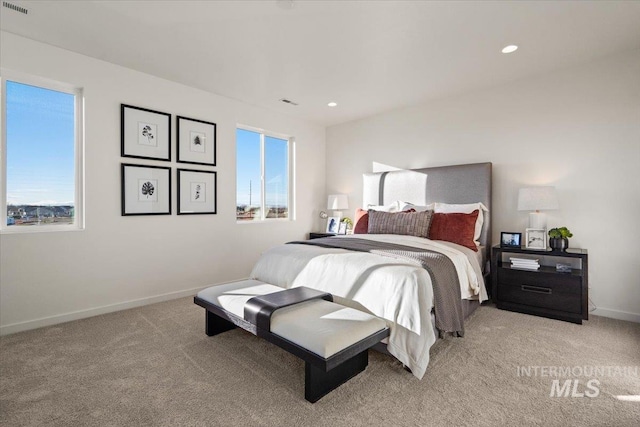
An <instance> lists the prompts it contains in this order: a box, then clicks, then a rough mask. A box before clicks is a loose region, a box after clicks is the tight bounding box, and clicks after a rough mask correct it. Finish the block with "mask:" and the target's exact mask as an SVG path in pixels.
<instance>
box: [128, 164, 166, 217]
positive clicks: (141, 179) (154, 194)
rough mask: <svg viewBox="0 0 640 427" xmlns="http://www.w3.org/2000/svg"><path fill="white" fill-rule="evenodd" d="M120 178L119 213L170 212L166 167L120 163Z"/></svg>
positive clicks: (145, 213) (130, 214)
mask: <svg viewBox="0 0 640 427" xmlns="http://www.w3.org/2000/svg"><path fill="white" fill-rule="evenodd" d="M120 180H121V181H120V184H121V204H122V206H121V208H122V210H121V213H122V216H134V215H171V168H170V167H168V166H149V165H135V164H130V163H121V168H120ZM145 198H146V200H144V199H145Z"/></svg>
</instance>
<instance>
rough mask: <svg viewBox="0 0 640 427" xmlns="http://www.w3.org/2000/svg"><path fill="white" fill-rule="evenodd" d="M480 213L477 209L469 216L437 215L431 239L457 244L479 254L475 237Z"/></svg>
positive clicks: (432, 225)
mask: <svg viewBox="0 0 640 427" xmlns="http://www.w3.org/2000/svg"><path fill="white" fill-rule="evenodd" d="M479 212H480V211H479V210H478V209H476V210H475V211H473V212H471V213H469V214H465V213H435V214H434V215H433V219H432V220H431V228H430V229H429V239H431V240H445V241H447V242H452V243H457V244H458V245H461V246H465V247H467V248H469V249H471V250H474V251H476V252H478V247H477V246H476V244H475V243H474V241H473V237H474V234H475V230H476V219H477V218H478V213H479Z"/></svg>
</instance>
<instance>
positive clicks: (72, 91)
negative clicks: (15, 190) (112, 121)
mask: <svg viewBox="0 0 640 427" xmlns="http://www.w3.org/2000/svg"><path fill="white" fill-rule="evenodd" d="M7 81H12V82H15V83H20V84H24V85H29V86H35V87H38V88H42V89H48V90H54V91H57V92H63V93H66V94H69V95H73V96H74V157H75V158H74V168H75V171H74V172H75V173H74V175H75V190H74V198H75V200H74V206H73V208H74V216H75V217H74V223H73V224H69V225H38V226H32V227H16V226H8V225H7V176H6V171H7V155H6V153H7V108H6V105H7ZM0 121H1V123H2V126H1V129H2V136H1V138H0V140H1V142H0V181H1V182H0V184H1V185H0V234H20V233H43V232H45V233H46V232H55V231H81V230H84V229H85V194H84V187H85V185H84V184H85V168H84V166H85V158H84V139H85V138H84V90H83V88H82V87H79V86H76V85H72V84H70V83H63V82H59V81H55V80H51V79H47V78H44V77H38V76H33V75H29V74H26V73H20V72H16V71H11V70H6V69H4V68H0Z"/></svg>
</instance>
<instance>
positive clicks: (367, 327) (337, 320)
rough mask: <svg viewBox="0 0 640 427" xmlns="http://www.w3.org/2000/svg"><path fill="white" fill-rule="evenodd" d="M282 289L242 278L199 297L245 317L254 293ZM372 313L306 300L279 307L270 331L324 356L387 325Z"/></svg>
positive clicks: (215, 287)
mask: <svg viewBox="0 0 640 427" xmlns="http://www.w3.org/2000/svg"><path fill="white" fill-rule="evenodd" d="M282 290H283V288H281V287H279V286H274V285H270V284H268V283H264V282H261V281H258V280H242V281H238V282H232V283H226V284H223V285H218V286H212V287H210V288H207V289H204V290H202V291H200V292H198V297H199V298H201V299H203V300H205V301H207V302H209V303H211V304H213V305H216V306H218V307H220V308H222V309H224V310H226V311H227V312H229V313H231V314H233V315H235V316H238V317H240V318H244V305H245V304H246V302H247V301H248V300H249V299H250V298H253V297H255V296H258V295H266V294H270V293H274V292H280V291H282ZM386 326H387V325H386V322H385V321H384V320H382V319H380V318H378V317H375V316H373V315H371V314H368V313H365V312H362V311H359V310H355V309H353V308H348V307H344V306H342V305H340V304H336V303H333V302H329V301H324V300H312V301H306V302H303V303H300V304H295V305H292V306H289V307H285V308H281V309H279V310H276V311H275V312H274V314H273V316H272V317H271V332H272V333H273V334H275V335H278V336H280V337H282V338H284V339H286V340H288V341H291V342H292V343H294V344H297V345H299V346H300V347H303V348H305V349H307V350H309V351H311V352H313V353H315V354H317V355H318V356H320V357H323V358H325V359H327V358H329V357H330V356H332V355H334V354H336V353H338V352H339V351H341V350H344V349H345V348H347V347H349V346H351V345H352V344H355V343H357V342H358V341H361V340H363V339H364V338H367V337H368V336H370V335H373V334H375V333H376V332H379V331H381V330H383V329H385V328H386Z"/></svg>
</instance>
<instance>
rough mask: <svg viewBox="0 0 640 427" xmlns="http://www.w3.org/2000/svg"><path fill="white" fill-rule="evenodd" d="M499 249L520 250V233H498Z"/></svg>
mask: <svg viewBox="0 0 640 427" xmlns="http://www.w3.org/2000/svg"><path fill="white" fill-rule="evenodd" d="M500 247H502V248H521V247H522V233H514V232H511V231H502V232H501V233H500Z"/></svg>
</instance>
